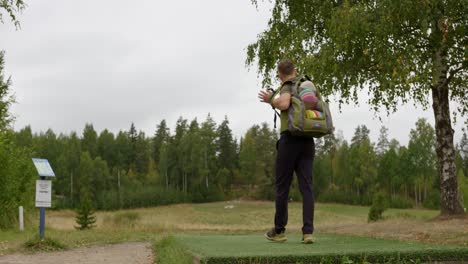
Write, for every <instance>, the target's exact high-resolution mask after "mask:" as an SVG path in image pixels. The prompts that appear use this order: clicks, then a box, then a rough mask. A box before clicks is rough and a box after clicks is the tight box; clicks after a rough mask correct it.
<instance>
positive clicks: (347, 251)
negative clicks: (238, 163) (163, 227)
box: [164, 234, 468, 264]
mask: <svg viewBox="0 0 468 264" xmlns="http://www.w3.org/2000/svg"><path fill="white" fill-rule="evenodd" d="M175 239H176V240H177V241H179V242H180V243H181V246H182V248H185V249H186V251H187V252H190V254H192V255H193V256H195V258H196V259H198V261H200V262H201V263H206V264H222V263H269V264H271V263H302V262H304V263H320V262H323V261H325V260H327V261H331V262H334V263H336V262H339V261H340V260H342V259H344V258H347V259H349V260H353V261H355V262H359V261H364V260H367V261H369V262H372V263H387V262H389V261H391V260H392V261H410V260H420V261H434V260H438V261H440V260H468V247H462V246H448V245H434V244H424V243H419V242H402V241H397V240H384V239H373V238H367V237H357V236H344V235H335V234H317V235H316V236H315V239H316V242H315V243H314V244H313V245H304V244H302V243H301V242H300V241H301V236H300V235H297V234H295V235H290V236H289V240H288V241H287V242H284V243H274V242H267V241H265V239H264V238H263V237H262V236H260V235H230V236H227V235H178V236H176V237H175ZM164 263H165V261H164Z"/></svg>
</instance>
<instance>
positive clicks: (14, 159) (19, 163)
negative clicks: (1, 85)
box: [0, 107, 38, 229]
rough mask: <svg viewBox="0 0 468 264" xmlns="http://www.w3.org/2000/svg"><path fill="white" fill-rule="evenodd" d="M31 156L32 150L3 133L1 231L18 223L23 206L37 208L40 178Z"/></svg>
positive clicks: (0, 143)
mask: <svg viewBox="0 0 468 264" xmlns="http://www.w3.org/2000/svg"><path fill="white" fill-rule="evenodd" d="M0 108H1V107H0ZM31 156H32V155H31V152H30V150H28V149H25V148H19V147H18V146H16V145H15V144H14V143H13V138H12V133H11V131H8V130H7V131H0V178H1V179H0V229H4V228H5V229H6V228H10V227H13V226H14V225H16V224H17V222H18V207H19V206H20V205H22V206H23V207H24V208H25V209H26V210H27V209H31V208H34V203H33V201H34V193H35V189H36V188H35V181H36V180H37V179H38V176H37V172H36V171H35V169H34V165H33V163H32V161H31V158H30V157H31ZM26 210H25V211H26Z"/></svg>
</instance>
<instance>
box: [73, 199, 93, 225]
mask: <svg viewBox="0 0 468 264" xmlns="http://www.w3.org/2000/svg"><path fill="white" fill-rule="evenodd" d="M76 214H77V215H76V217H75V221H76V223H77V224H78V226H75V228H76V229H79V230H85V229H91V228H93V227H94V224H95V223H96V217H95V216H94V211H93V209H92V202H91V199H90V198H89V195H86V194H84V193H82V194H81V198H80V204H79V206H78V209H77V211H76Z"/></svg>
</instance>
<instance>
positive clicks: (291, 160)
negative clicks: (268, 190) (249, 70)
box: [258, 60, 315, 244]
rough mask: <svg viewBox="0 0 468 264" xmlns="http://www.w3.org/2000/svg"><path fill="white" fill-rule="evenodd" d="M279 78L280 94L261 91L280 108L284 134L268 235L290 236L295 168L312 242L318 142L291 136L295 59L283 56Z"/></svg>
mask: <svg viewBox="0 0 468 264" xmlns="http://www.w3.org/2000/svg"><path fill="white" fill-rule="evenodd" d="M278 78H279V79H280V80H281V86H280V89H281V90H280V96H279V97H278V98H271V97H272V93H270V92H267V91H261V92H260V93H259V94H258V97H259V99H260V101H261V102H264V103H269V104H271V106H272V107H273V108H277V109H279V110H281V115H280V120H281V136H280V139H279V140H278V142H277V143H276V148H277V156H276V195H275V197H276V198H275V205H276V212H275V227H274V228H272V229H271V230H270V231H268V232H267V233H266V234H265V237H266V238H267V239H268V240H271V241H275V242H284V241H286V240H287V237H286V235H285V230H286V229H285V227H286V224H287V223H288V195H289V189H290V186H291V181H292V179H293V173H294V172H296V175H297V179H298V183H299V189H300V191H301V194H302V200H303V202H302V219H303V227H302V234H303V236H302V243H305V244H310V243H313V242H314V241H313V238H312V233H313V231H314V194H313V191H312V164H313V161H314V156H315V143H314V139H313V138H305V137H296V136H292V135H291V134H290V133H289V131H288V124H287V122H288V116H287V110H288V108H289V107H290V104H291V94H292V87H293V85H294V84H295V83H296V82H297V81H299V80H298V79H299V78H298V74H297V71H296V69H295V66H294V64H293V62H292V61H290V60H284V61H281V62H280V63H279V64H278ZM300 87H313V84H312V82H310V81H305V82H303V83H301V85H300ZM313 88H315V87H313ZM314 95H315V94H314Z"/></svg>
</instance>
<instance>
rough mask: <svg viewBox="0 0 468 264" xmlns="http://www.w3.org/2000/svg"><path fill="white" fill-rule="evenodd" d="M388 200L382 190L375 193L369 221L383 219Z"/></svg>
mask: <svg viewBox="0 0 468 264" xmlns="http://www.w3.org/2000/svg"><path fill="white" fill-rule="evenodd" d="M387 207H388V202H387V198H386V195H385V194H384V193H382V192H378V193H376V194H375V195H374V198H373V201H372V206H371V207H370V209H369V215H368V218H367V221H369V222H375V221H378V220H380V219H382V214H383V212H384V211H385V210H387Z"/></svg>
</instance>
